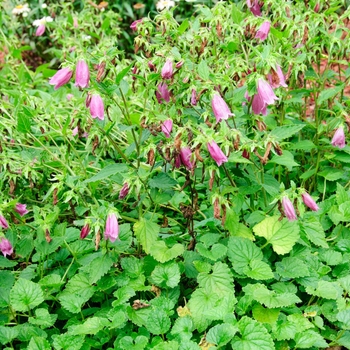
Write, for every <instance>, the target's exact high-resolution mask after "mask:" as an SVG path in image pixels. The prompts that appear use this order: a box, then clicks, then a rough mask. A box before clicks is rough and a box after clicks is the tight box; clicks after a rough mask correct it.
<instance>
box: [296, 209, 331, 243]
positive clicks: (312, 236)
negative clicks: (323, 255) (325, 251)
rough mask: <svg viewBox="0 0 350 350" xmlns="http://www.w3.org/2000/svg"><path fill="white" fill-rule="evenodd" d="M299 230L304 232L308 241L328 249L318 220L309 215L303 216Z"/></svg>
mask: <svg viewBox="0 0 350 350" xmlns="http://www.w3.org/2000/svg"><path fill="white" fill-rule="evenodd" d="M301 229H302V230H303V231H304V232H305V234H306V237H307V238H308V240H309V241H310V242H312V243H314V244H316V245H317V246H319V247H322V248H328V244H327V242H326V235H325V232H324V230H323V227H322V225H321V223H320V221H319V220H318V218H316V217H314V216H311V215H310V214H308V213H307V214H306V215H304V218H303V221H302V223H301Z"/></svg>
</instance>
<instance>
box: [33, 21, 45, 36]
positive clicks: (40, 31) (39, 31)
mask: <svg viewBox="0 0 350 350" xmlns="http://www.w3.org/2000/svg"><path fill="white" fill-rule="evenodd" d="M45 30H46V27H45V24H40V25H39V26H38V28H37V29H36V31H35V36H42V35H43V34H44V33H45Z"/></svg>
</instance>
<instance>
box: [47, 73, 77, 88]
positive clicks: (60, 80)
mask: <svg viewBox="0 0 350 350" xmlns="http://www.w3.org/2000/svg"><path fill="white" fill-rule="evenodd" d="M72 74H73V72H72V71H71V70H70V69H69V68H67V67H66V68H62V69H60V70H59V71H57V73H56V74H55V75H54V76H53V77H52V78H51V79H50V81H49V84H50V85H55V90H57V89H58V88H59V87H61V86H62V85H64V84H67V83H68V82H69V80H70V78H71V77H72Z"/></svg>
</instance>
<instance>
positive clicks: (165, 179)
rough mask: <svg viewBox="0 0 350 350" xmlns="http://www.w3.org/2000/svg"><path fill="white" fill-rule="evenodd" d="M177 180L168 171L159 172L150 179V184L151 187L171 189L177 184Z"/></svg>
mask: <svg viewBox="0 0 350 350" xmlns="http://www.w3.org/2000/svg"><path fill="white" fill-rule="evenodd" d="M177 183H178V182H177V181H176V180H174V179H173V178H171V177H170V176H169V175H168V174H166V173H159V174H158V175H157V176H155V177H154V178H152V179H151V180H149V182H148V184H149V186H150V187H151V188H160V189H162V190H170V189H171V188H173V187H174V186H176V185H177Z"/></svg>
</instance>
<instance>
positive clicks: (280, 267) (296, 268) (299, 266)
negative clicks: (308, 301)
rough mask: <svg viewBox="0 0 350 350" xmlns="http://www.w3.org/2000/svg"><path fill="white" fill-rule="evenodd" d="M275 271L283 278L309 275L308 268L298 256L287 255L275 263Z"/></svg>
mask: <svg viewBox="0 0 350 350" xmlns="http://www.w3.org/2000/svg"><path fill="white" fill-rule="evenodd" d="M276 272H277V273H278V274H279V275H280V276H281V277H283V278H298V277H305V276H310V272H309V269H308V267H307V265H306V264H304V262H303V261H302V260H300V259H298V258H294V257H288V258H284V259H282V261H280V262H277V263H276Z"/></svg>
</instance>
